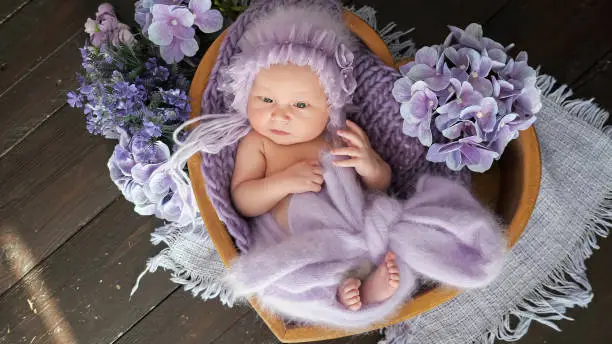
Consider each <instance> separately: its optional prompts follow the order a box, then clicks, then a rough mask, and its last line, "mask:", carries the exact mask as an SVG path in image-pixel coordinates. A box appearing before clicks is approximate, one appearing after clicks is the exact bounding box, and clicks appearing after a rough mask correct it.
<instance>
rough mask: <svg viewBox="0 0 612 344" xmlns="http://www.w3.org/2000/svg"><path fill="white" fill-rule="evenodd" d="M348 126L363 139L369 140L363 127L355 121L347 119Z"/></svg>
mask: <svg viewBox="0 0 612 344" xmlns="http://www.w3.org/2000/svg"><path fill="white" fill-rule="evenodd" d="M346 126H347V127H348V128H349V129H351V131H353V132H354V133H356V134H357V135H359V137H361V139H362V140H363V141H366V142H367V141H368V134H366V132H365V131H363V129H361V128H360V127H359V126H358V125H357V124H356V123H355V122H353V121H351V120H348V119H347V120H346Z"/></svg>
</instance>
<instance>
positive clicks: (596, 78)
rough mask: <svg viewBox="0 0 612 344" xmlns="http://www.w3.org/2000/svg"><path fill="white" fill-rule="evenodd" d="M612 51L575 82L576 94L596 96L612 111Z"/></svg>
mask: <svg viewBox="0 0 612 344" xmlns="http://www.w3.org/2000/svg"><path fill="white" fill-rule="evenodd" d="M611 85H612V51H610V52H608V53H607V54H606V56H604V57H603V58H602V59H600V60H599V61H597V63H596V64H595V66H593V68H591V69H590V70H589V71H588V72H587V73H584V74H583V75H582V76H581V77H580V78H579V79H578V80H576V82H574V84H572V88H573V90H574V96H575V97H580V98H584V99H591V98H595V102H596V103H597V104H599V105H600V106H601V107H602V108H604V109H606V110H607V111H608V112H610V111H612V95H611V94H610V86H611ZM606 124H607V125H612V116H611V117H608V121H607V122H606Z"/></svg>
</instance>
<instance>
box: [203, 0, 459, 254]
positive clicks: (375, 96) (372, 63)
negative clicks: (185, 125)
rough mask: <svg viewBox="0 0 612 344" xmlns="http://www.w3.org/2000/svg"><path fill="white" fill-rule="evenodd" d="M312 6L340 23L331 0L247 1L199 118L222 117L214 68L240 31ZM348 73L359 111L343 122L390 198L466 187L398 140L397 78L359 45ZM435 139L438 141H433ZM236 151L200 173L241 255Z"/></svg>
mask: <svg viewBox="0 0 612 344" xmlns="http://www.w3.org/2000/svg"><path fill="white" fill-rule="evenodd" d="M298 2H299V3H300V4H307V3H310V4H313V5H315V6H321V7H323V8H325V10H326V11H327V12H329V13H333V14H334V15H335V16H337V17H338V20H342V16H341V14H342V7H341V4H340V3H339V2H338V1H335V0H299V1H298V0H260V1H253V2H252V3H251V5H250V6H249V8H248V9H247V10H246V11H245V12H244V13H243V14H241V15H240V17H239V18H238V19H237V20H236V22H234V23H233V24H232V26H230V27H229V29H228V33H227V36H226V38H225V40H224V41H223V43H222V45H221V48H220V51H219V56H218V58H217V62H216V64H215V66H214V67H213V70H212V71H211V74H210V78H209V81H208V85H207V87H206V90H205V92H204V95H203V97H202V114H207V113H227V110H228V108H229V104H228V103H227V102H226V100H225V98H224V96H223V94H222V93H221V92H220V91H219V90H218V86H219V83H220V81H221V76H220V73H219V70H220V68H222V67H224V66H227V64H228V63H229V61H230V58H231V57H232V56H233V55H234V54H235V53H237V52H238V47H237V45H236V43H237V42H238V40H239V38H240V37H241V36H242V34H243V32H244V30H245V28H246V27H248V26H249V24H250V23H251V22H253V21H254V20H256V19H257V18H258V17H259V16H261V15H263V14H266V13H268V12H270V11H271V10H272V9H273V8H276V7H278V6H283V5H287V4H294V3H298ZM354 73H355V78H356V79H357V89H356V91H355V94H354V97H353V102H354V103H355V105H357V107H358V108H359V111H358V112H356V113H353V114H348V115H347V117H348V118H349V119H351V120H352V121H354V122H356V123H357V124H358V125H359V126H360V127H361V128H363V129H364V130H365V131H366V133H367V134H368V137H369V139H370V141H371V144H372V147H373V148H374V149H375V150H376V151H377V152H378V153H379V154H380V155H381V157H382V158H383V159H384V160H385V161H386V162H387V163H389V165H390V166H391V168H392V171H393V178H392V182H391V188H390V189H391V192H392V194H394V195H395V196H398V197H401V198H405V197H407V196H409V195H410V194H411V193H412V192H414V188H415V185H416V182H417V179H418V177H419V176H420V175H422V174H424V173H427V174H431V175H438V176H445V177H447V178H451V179H457V180H461V181H462V182H463V183H466V184H467V182H468V181H469V172H460V173H457V172H453V171H451V170H449V169H447V168H446V166H445V165H444V164H434V163H431V162H428V161H426V160H425V154H426V152H427V150H426V149H425V147H423V146H422V145H421V144H420V143H419V142H418V139H416V138H411V137H408V136H406V135H404V134H402V121H403V119H402V117H401V115H400V111H399V104H398V103H397V102H396V101H395V99H393V96H392V94H391V90H392V88H393V82H394V81H395V80H397V79H398V78H400V77H401V75H400V74H399V73H398V72H397V71H396V70H395V69H393V68H392V67H389V66H387V65H385V64H384V63H383V62H382V61H381V60H380V59H378V58H377V57H376V56H375V55H374V54H373V53H372V52H371V51H370V50H368V49H367V47H365V45H362V46H361V48H360V49H359V50H358V51H356V52H355V61H354ZM434 139H436V140H437V139H438V138H434ZM236 148H237V145H232V146H228V147H226V148H225V149H223V150H222V151H221V152H219V153H218V154H206V153H202V154H203V164H202V171H203V174H204V177H205V179H206V192H207V194H208V196H209V198H210V199H211V201H212V204H213V206H214V207H215V210H216V211H217V214H218V215H219V218H220V219H221V220H222V221H223V222H224V223H225V226H226V227H227V230H228V231H229V233H230V235H231V236H232V237H233V238H234V240H235V243H236V246H237V247H238V249H239V250H240V251H242V252H246V251H247V250H248V249H249V247H250V246H251V242H252V237H251V229H250V227H249V224H248V222H247V221H246V219H244V218H243V217H241V216H240V215H239V214H238V212H237V211H236V209H235V208H234V207H233V205H232V202H231V198H230V182H231V178H232V172H233V170H234V156H235V154H236Z"/></svg>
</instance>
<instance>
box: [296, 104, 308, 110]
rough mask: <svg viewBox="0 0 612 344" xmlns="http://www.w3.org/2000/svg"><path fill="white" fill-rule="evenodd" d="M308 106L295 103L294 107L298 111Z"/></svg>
mask: <svg viewBox="0 0 612 344" xmlns="http://www.w3.org/2000/svg"><path fill="white" fill-rule="evenodd" d="M307 106H308V104H306V103H304V102H297V103H295V107H297V108H298V109H303V108H305V107H307Z"/></svg>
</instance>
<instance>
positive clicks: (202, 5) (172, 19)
mask: <svg viewBox="0 0 612 344" xmlns="http://www.w3.org/2000/svg"><path fill="white" fill-rule="evenodd" d="M211 6H212V3H211V0H189V1H184V0H139V1H137V2H136V14H135V19H136V22H138V24H139V25H140V26H141V28H142V32H143V34H144V35H145V36H146V37H148V38H149V39H150V40H151V42H153V43H155V44H156V45H158V46H159V52H160V55H161V57H162V58H163V59H164V61H166V62H167V63H176V62H179V61H181V60H182V59H183V58H184V57H185V56H193V55H195V53H196V52H197V51H198V48H199V47H198V42H197V41H196V39H195V29H194V28H193V26H194V25H195V26H197V27H198V28H199V29H200V31H202V32H204V33H212V32H216V31H219V30H220V29H221V28H222V26H223V16H222V15H221V12H219V11H218V10H216V9H211Z"/></svg>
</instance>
